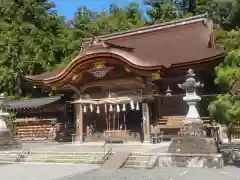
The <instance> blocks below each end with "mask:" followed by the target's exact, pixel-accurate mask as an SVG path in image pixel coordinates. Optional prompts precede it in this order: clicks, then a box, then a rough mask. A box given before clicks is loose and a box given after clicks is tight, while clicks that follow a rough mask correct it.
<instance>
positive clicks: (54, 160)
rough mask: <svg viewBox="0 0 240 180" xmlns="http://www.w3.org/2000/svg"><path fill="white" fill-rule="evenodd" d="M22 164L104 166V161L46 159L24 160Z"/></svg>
mask: <svg viewBox="0 0 240 180" xmlns="http://www.w3.org/2000/svg"><path fill="white" fill-rule="evenodd" d="M22 162H35V163H73V164H103V163H104V162H105V160H103V159H98V160H97V159H94V160H90V159H84V158H82V159H45V158H38V159H34V158H24V159H22Z"/></svg>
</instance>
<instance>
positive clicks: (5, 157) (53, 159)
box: [0, 151, 109, 165]
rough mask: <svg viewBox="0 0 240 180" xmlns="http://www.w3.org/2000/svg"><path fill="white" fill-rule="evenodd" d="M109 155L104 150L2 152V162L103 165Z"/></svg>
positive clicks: (0, 162)
mask: <svg viewBox="0 0 240 180" xmlns="http://www.w3.org/2000/svg"><path fill="white" fill-rule="evenodd" d="M108 158H109V156H105V155H104V152H77V153H73V152H64V153H62V152H37V151H34V152H17V151H16V152H0V164H11V163H71V164H95V165H102V164H103V163H104V162H105V161H106V160H107V159H108Z"/></svg>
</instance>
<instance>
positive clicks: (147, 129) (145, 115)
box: [142, 102, 150, 143]
mask: <svg viewBox="0 0 240 180" xmlns="http://www.w3.org/2000/svg"><path fill="white" fill-rule="evenodd" d="M142 117H143V137H144V141H143V142H145V143H149V142H150V125H149V108H148V103H147V102H144V103H142Z"/></svg>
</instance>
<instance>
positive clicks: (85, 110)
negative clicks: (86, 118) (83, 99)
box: [83, 105, 87, 113]
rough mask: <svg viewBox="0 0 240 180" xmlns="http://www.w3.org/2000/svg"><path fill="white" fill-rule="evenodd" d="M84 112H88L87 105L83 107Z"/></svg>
mask: <svg viewBox="0 0 240 180" xmlns="http://www.w3.org/2000/svg"><path fill="white" fill-rule="evenodd" d="M83 112H84V113H86V112H87V106H86V105H84V106H83Z"/></svg>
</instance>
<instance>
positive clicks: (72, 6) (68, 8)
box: [50, 0, 144, 19]
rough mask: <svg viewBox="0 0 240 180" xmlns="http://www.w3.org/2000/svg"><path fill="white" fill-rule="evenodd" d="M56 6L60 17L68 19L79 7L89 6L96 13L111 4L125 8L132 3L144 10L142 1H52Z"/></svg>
mask: <svg viewBox="0 0 240 180" xmlns="http://www.w3.org/2000/svg"><path fill="white" fill-rule="evenodd" d="M50 1H52V2H54V3H55V4H56V10H57V12H58V14H59V15H64V16H65V17H66V18H67V19H71V18H72V17H73V14H74V12H76V10H77V8H78V7H79V6H87V7H88V8H89V9H91V10H94V11H101V10H102V9H103V8H108V7H109V5H110V4H111V3H115V4H117V5H119V6H124V5H126V4H127V3H130V2H137V3H139V4H140V7H141V9H142V10H144V6H143V3H142V0H50Z"/></svg>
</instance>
